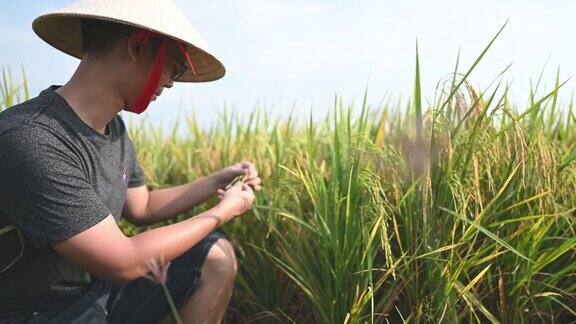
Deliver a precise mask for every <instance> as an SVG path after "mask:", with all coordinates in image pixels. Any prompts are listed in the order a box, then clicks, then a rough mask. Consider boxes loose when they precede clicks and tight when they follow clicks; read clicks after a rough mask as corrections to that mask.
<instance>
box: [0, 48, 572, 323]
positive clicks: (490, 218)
mask: <svg viewBox="0 0 576 324" xmlns="http://www.w3.org/2000/svg"><path fill="white" fill-rule="evenodd" d="M490 44H491V43H490ZM489 46H490V45H488V46H487V47H486V49H485V51H483V52H482V53H481V54H480V55H479V57H478V60H476V62H475V63H474V64H473V65H472V66H471V67H466V68H462V67H459V66H458V63H457V64H456V66H455V68H454V70H453V71H452V72H451V73H450V77H449V78H448V80H446V81H445V82H442V83H440V86H439V88H438V91H437V92H436V93H437V95H436V96H435V98H434V100H433V101H432V103H431V104H430V105H425V104H424V100H423V98H422V95H421V88H420V71H419V61H418V56H416V62H415V73H414V76H415V77H414V88H413V90H412V92H413V95H412V98H411V100H410V101H409V102H408V103H404V104H393V103H382V104H377V105H374V104H372V103H369V102H368V100H367V99H366V98H367V95H365V96H364V98H365V99H364V100H363V101H362V102H360V103H356V104H347V103H345V100H344V99H343V98H340V97H335V99H334V103H333V109H332V110H331V112H330V113H329V114H328V115H327V116H326V117H325V118H324V119H323V120H315V121H314V120H310V119H308V120H307V119H303V120H300V119H298V118H296V117H290V118H284V119H278V118H272V117H270V116H269V114H267V112H266V111H264V110H262V109H255V110H254V112H253V113H252V114H251V115H250V116H248V117H244V118H243V117H241V116H238V115H237V114H235V113H234V112H233V111H228V112H227V113H226V114H224V115H222V117H221V120H220V122H219V123H218V124H217V125H216V126H214V127H212V128H209V129H203V128H202V127H200V125H199V123H197V121H196V119H195V118H194V116H193V115H190V116H188V117H187V118H185V119H183V120H181V122H180V123H179V124H178V125H176V127H175V128H174V129H173V130H170V131H168V132H166V130H163V129H161V128H158V127H155V126H153V125H152V123H151V122H150V121H144V122H142V123H141V124H134V123H133V124H131V125H130V127H129V133H130V136H131V138H132V140H133V141H134V143H135V146H136V149H137V152H138V155H139V161H140V163H141V165H142V167H143V169H144V170H145V173H146V177H147V183H148V186H149V189H150V190H153V189H156V188H162V187H166V186H172V185H178V184H182V183H185V182H188V181H192V180H194V179H197V178H198V177H202V176H205V175H208V174H209V173H211V172H214V171H217V170H219V169H220V168H223V167H225V166H227V165H229V164H232V163H234V162H237V161H241V160H249V161H253V162H254V163H255V164H256V166H257V168H258V170H259V172H260V174H261V177H262V180H263V186H264V189H263V190H262V191H261V192H260V193H258V194H257V201H256V204H255V206H254V209H253V211H251V212H249V213H248V214H246V215H245V216H243V217H242V218H240V219H236V220H234V221H232V222H231V223H228V224H226V225H224V227H223V228H222V231H224V232H225V233H226V234H227V235H228V236H229V237H230V240H231V241H232V242H233V244H234V245H235V246H236V248H237V255H238V259H239V263H240V270H239V274H238V278H237V283H236V290H235V293H234V296H233V300H232V302H231V305H230V309H229V314H228V318H229V322H230V323H236V322H248V323H254V322H256V323H388V322H389V323H401V322H405V323H425V322H429V323H440V322H441V323H460V322H461V323H469V322H470V323H486V322H491V323H552V322H555V323H565V322H570V321H574V320H576V218H575V213H574V211H575V209H576V208H575V206H576V178H575V175H576V164H575V163H574V159H575V158H576V130H575V129H576V128H575V127H574V126H575V125H576V116H575V114H574V110H573V105H572V103H568V104H562V105H561V104H560V103H559V100H558V94H559V93H560V92H561V91H566V90H565V89H564V87H565V85H564V83H563V80H562V78H561V77H560V76H558V78H557V79H556V80H555V86H554V87H553V88H551V89H541V88H539V85H535V86H534V87H533V89H532V91H531V93H530V94H528V96H529V98H530V103H529V104H528V105H527V106H522V107H518V106H513V105H511V103H510V101H509V100H508V97H509V96H508V85H507V84H506V83H505V82H504V81H502V80H500V79H496V80H495V82H494V83H493V84H492V85H490V87H488V88H487V89H483V90H480V89H475V88H474V87H472V86H471V85H470V84H469V83H468V81H467V79H468V76H469V75H470V73H471V71H472V70H474V69H475V68H476V64H477V63H478V62H479V61H480V60H481V58H482V57H483V55H484V54H485V53H486V50H488V48H489ZM448 72H450V71H448ZM24 79H25V78H24ZM12 80H14V78H12V77H11V76H9V75H8V71H7V70H5V71H4V79H3V85H2V87H1V89H0V90H1V93H2V98H1V99H2V100H3V101H2V104H1V105H0V109H2V107H4V108H6V107H9V106H11V105H13V104H15V103H16V102H18V101H21V100H24V99H26V98H28V97H29V94H28V92H27V90H26V89H27V85H26V84H25V83H24V84H23V85H22V86H20V84H16V83H15V81H12ZM181 127H185V128H186V129H187V132H186V133H187V134H188V136H186V137H182V136H179V135H178V128H181ZM216 201H217V200H216V198H214V200H211V201H208V202H206V204H204V205H202V206H199V207H197V208H196V209H195V210H191V211H190V212H188V213H186V214H183V215H180V216H179V218H180V219H181V218H185V217H189V216H192V215H194V214H196V213H198V212H200V211H201V210H203V209H205V208H206V207H207V206H209V205H212V204H214V203H216ZM175 221H176V220H175ZM122 228H123V230H124V231H125V233H127V234H129V235H132V234H135V233H138V232H139V231H142V230H146V228H137V227H134V226H132V225H130V224H127V223H124V224H122Z"/></svg>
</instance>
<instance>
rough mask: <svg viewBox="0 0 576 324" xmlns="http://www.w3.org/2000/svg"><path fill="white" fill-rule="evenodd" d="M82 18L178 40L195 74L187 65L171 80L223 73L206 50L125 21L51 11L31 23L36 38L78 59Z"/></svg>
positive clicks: (209, 78) (200, 78)
mask: <svg viewBox="0 0 576 324" xmlns="http://www.w3.org/2000/svg"><path fill="white" fill-rule="evenodd" d="M85 18H90V19H98V20H104V21H112V22H116V23H121V24H125V25H129V26H134V27H138V28H142V29H146V30H150V31H153V32H157V33H159V34H161V35H164V36H167V37H169V38H172V39H174V40H177V41H180V42H182V43H183V44H184V45H185V46H186V50H187V52H188V55H190V60H191V61H192V63H193V64H194V69H195V71H196V75H194V73H193V72H192V70H191V69H190V68H188V69H186V71H185V72H184V73H183V74H182V75H181V76H180V77H179V78H177V79H176V80H174V81H175V82H208V81H214V80H218V79H220V78H222V77H223V76H224V75H225V74H226V69H225V68H224V65H223V64H222V63H221V62H220V61H219V60H218V59H216V58H215V57H214V56H213V55H212V54H210V53H209V52H207V51H205V50H203V49H201V48H199V47H197V46H194V45H193V44H191V43H189V42H187V41H186V40H183V39H179V38H177V37H174V36H172V35H168V34H166V33H163V32H162V31H159V30H154V29H151V28H149V27H146V26H142V25H138V24H134V23H131V22H128V21H123V20H118V19H114V18H110V17H103V16H98V15H87V14H67V13H53V14H47V15H42V16H40V17H38V18H36V19H35V20H34V21H33V22H32V29H33V30H34V32H35V33H36V35H38V37H40V38H41V39H43V40H44V41H45V42H46V43H48V44H49V45H51V46H52V47H54V48H56V49H58V50H60V51H62V52H64V53H66V54H68V55H71V56H73V57H76V58H79V59H82V57H83V56H84V50H83V46H82V24H81V21H82V19H85Z"/></svg>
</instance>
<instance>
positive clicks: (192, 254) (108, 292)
mask: <svg viewBox="0 0 576 324" xmlns="http://www.w3.org/2000/svg"><path fill="white" fill-rule="evenodd" d="M221 237H223V235H222V234H220V233H218V232H213V233H212V234H210V235H208V236H206V237H205V238H204V239H203V240H202V241H200V242H199V243H198V244H196V245H195V246H193V247H192V248H191V249H190V250H188V251H187V252H186V253H184V254H183V255H181V256H179V257H178V258H176V259H174V260H172V263H171V265H170V268H168V280H167V281H166V285H167V286H168V290H169V291H170V294H171V295H172V298H173V299H174V302H175V303H176V306H177V307H178V308H179V307H180V306H182V305H184V304H185V303H186V302H187V301H188V299H189V298H190V296H191V295H192V293H194V291H196V289H197V288H198V284H199V281H200V272H201V268H202V265H203V264H204V261H205V260H206V255H207V254H208V250H210V248H211V247H212V245H214V243H215V242H216V241H217V240H218V239H219V238H221ZM169 313H170V306H169V304H168V301H167V300H166V296H165V295H164V291H163V290H162V286H161V285H160V284H157V283H155V282H152V281H150V280H149V279H147V278H144V277H141V278H138V279H136V280H134V281H131V282H130V283H128V284H126V285H116V284H113V283H110V282H108V281H105V280H102V279H98V278H94V280H93V283H92V284H91V286H90V289H89V290H88V292H87V293H86V294H85V295H83V296H81V297H80V298H76V299H75V300H74V301H71V302H70V303H68V304H65V305H63V306H59V307H58V308H57V309H51V310H48V311H44V312H40V313H38V312H35V313H34V314H22V313H19V314H13V315H14V316H13V317H11V318H10V319H7V318H0V323H34V324H36V323H58V324H64V323H83V324H84V323H156V322H158V321H160V320H161V319H162V318H163V317H164V316H166V315H167V314H169Z"/></svg>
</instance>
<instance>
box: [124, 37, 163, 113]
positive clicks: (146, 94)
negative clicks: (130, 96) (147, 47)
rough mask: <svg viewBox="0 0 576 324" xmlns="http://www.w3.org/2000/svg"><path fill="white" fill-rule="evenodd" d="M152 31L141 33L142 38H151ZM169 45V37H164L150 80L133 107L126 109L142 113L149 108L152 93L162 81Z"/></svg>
mask: <svg viewBox="0 0 576 324" xmlns="http://www.w3.org/2000/svg"><path fill="white" fill-rule="evenodd" d="M148 33H150V32H148V31H143V33H141V34H139V35H138V36H139V37H140V38H149V34H148ZM167 45H168V39H167V38H166V37H164V39H163V40H162V45H160V49H159V50H158V54H156V59H155V60H154V67H153V68H152V73H151V74H150V77H149V78H148V81H147V82H146V84H145V85H144V88H142V91H141V92H140V97H138V100H136V103H134V105H132V106H131V107H126V108H124V110H126V111H130V112H133V113H136V114H140V113H142V112H144V110H146V108H148V105H149V104H150V100H151V99H152V95H153V94H154V92H155V91H156V88H158V84H159V83H160V75H161V74H162V69H163V67H164V58H165V56H166V46H167Z"/></svg>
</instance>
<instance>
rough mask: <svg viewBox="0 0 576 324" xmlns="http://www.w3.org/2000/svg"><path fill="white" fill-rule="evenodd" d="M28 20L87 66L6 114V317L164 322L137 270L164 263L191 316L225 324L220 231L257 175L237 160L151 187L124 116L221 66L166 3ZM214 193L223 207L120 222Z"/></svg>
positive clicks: (87, 6) (96, 6) (152, 288)
mask: <svg viewBox="0 0 576 324" xmlns="http://www.w3.org/2000/svg"><path fill="white" fill-rule="evenodd" d="M33 28H34V31H35V32H36V33H37V34H38V35H39V36H40V37H41V38H42V39H43V40H45V41H46V42H48V43H49V44H50V45H52V46H54V47H56V48H57V49H59V50H61V51H63V52H65V53H67V54H70V55H73V56H76V57H79V58H81V62H80V64H79V66H78V68H77V70H76V72H75V73H74V75H73V76H72V78H71V79H70V80H69V81H68V82H67V83H66V84H65V85H63V86H54V85H53V86H51V87H49V88H47V89H45V90H44V91H42V92H41V93H40V95H39V96H37V97H36V98H33V99H31V100H28V101H26V102H24V103H22V104H19V105H16V106H14V107H12V108H10V109H7V110H5V111H4V112H2V113H1V114H0V152H2V155H1V157H0V228H4V229H8V230H9V229H12V230H10V231H8V232H7V233H4V234H3V235H2V236H0V322H2V323H3V322H9V323H12V322H30V323H72V322H75V323H105V322H112V323H151V322H156V321H158V320H160V319H161V318H163V317H164V316H165V315H166V313H168V312H169V308H168V304H167V301H166V297H165V296H164V294H163V292H162V289H161V286H159V285H158V284H156V283H154V282H151V281H149V280H147V279H144V278H142V276H144V275H146V274H147V273H148V272H149V271H150V268H149V267H150V264H151V263H158V262H168V261H172V262H171V266H170V267H169V268H168V280H167V282H166V284H167V286H168V288H169V291H170V293H171V295H172V297H173V298H174V300H175V302H176V303H177V306H178V307H179V313H180V315H181V317H182V319H183V321H184V322H185V323H216V322H220V321H221V320H222V318H223V316H224V312H225V310H226V308H227V305H228V302H229V300H230V296H231V293H232V289H233V283H234V278H235V275H236V259H235V256H234V253H233V248H232V246H231V244H230V242H228V241H227V240H226V239H224V238H223V237H222V236H221V235H219V234H217V233H216V232H213V231H214V230H215V229H216V228H217V227H218V226H220V225H222V224H223V223H225V222H227V221H228V220H230V219H232V218H234V217H235V216H238V215H241V214H243V213H244V212H246V211H247V210H249V209H251V207H252V203H253V201H254V192H253V191H258V190H260V189H261V186H260V185H261V179H260V178H259V176H258V173H257V171H256V170H255V168H254V165H253V164H252V163H249V162H242V163H237V164H234V165H232V166H229V167H227V168H225V169H223V170H221V171H219V172H216V173H214V174H212V175H209V176H207V177H205V178H202V179H199V180H197V181H194V182H191V183H188V184H184V185H181V186H176V187H172V188H165V189H161V190H156V191H152V192H148V190H147V188H146V185H145V179H144V175H143V172H142V169H141V168H140V166H139V164H138V161H137V158H136V154H135V151H134V146H133V144H132V141H131V140H130V139H129V138H128V136H127V134H126V130H125V126H124V123H123V121H122V119H121V117H120V116H119V115H118V114H117V113H118V112H119V111H120V110H122V109H124V110H127V111H131V112H134V113H141V112H143V111H144V110H145V109H146V108H147V107H148V104H149V103H150V101H153V100H155V99H156V97H157V96H159V95H160V94H161V93H162V91H163V89H164V88H170V87H172V84H173V81H185V82H193V81H195V82H200V81H211V80H215V79H218V78H220V77H222V76H223V75H224V67H223V66H222V64H221V63H220V62H219V60H217V59H216V58H215V56H214V55H213V54H212V53H211V52H210V49H209V48H208V47H207V45H206V44H205V43H204V41H203V40H202V39H201V38H200V36H199V35H198V34H197V33H196V31H195V30H194V28H193V27H192V26H191V24H190V23H189V22H188V21H187V20H186V18H185V16H184V15H183V14H182V12H181V11H180V9H179V8H178V7H177V6H176V4H175V3H174V2H173V1H169V0H148V1H144V0H137V1H136V0H86V1H81V2H78V3H75V4H73V5H71V6H69V7H67V8H65V9H62V10H59V11H57V12H54V13H51V14H47V15H43V16H40V17H38V18H37V19H36V20H35V21H34V23H33ZM241 175H243V176H245V181H244V182H243V183H242V182H239V183H237V184H235V185H232V186H231V187H230V188H229V189H226V187H227V185H228V184H229V183H230V182H231V181H232V180H234V179H235V178H237V177H238V176H241ZM225 189H226V190H225ZM215 194H216V195H217V196H218V197H219V198H220V202H219V203H218V204H217V205H216V206H215V207H213V208H211V209H209V210H207V211H205V212H203V213H201V214H199V215H196V216H194V217H191V218H189V219H187V220H184V221H182V222H179V223H176V224H172V225H168V226H164V227H160V228H156V229H153V230H150V231H147V232H144V233H141V234H139V235H136V236H134V237H131V238H129V237H126V236H124V235H123V234H122V232H121V231H120V229H119V228H118V226H117V224H116V221H117V220H118V219H119V218H120V217H124V218H125V219H126V220H128V221H130V222H132V223H134V224H138V225H143V224H152V223H155V222H158V221H162V220H166V219H169V218H171V217H174V216H176V215H178V214H180V213H182V212H185V211H186V210H189V209H190V208H192V207H194V206H197V205H198V204H200V203H202V202H203V201H205V200H206V199H208V198H209V197H211V196H213V195H215ZM164 266H165V267H166V266H167V265H164Z"/></svg>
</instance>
